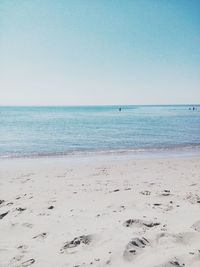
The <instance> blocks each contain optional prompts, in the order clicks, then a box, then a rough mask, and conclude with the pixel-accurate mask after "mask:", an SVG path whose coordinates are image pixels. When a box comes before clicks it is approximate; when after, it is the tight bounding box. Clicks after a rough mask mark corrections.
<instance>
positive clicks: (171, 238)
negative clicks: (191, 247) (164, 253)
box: [156, 232, 196, 245]
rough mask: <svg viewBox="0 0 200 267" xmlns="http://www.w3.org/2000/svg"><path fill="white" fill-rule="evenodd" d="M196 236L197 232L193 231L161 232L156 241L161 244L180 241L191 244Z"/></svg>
mask: <svg viewBox="0 0 200 267" xmlns="http://www.w3.org/2000/svg"><path fill="white" fill-rule="evenodd" d="M195 238H196V235H195V233H193V232H184V233H178V234H172V233H167V232H165V233H159V234H157V236H156V243H157V244H160V245H166V244H172V243H180V244H183V245H185V244H189V243H191V242H192V241H193V240H194V239H195Z"/></svg>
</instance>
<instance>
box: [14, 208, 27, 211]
mask: <svg viewBox="0 0 200 267" xmlns="http://www.w3.org/2000/svg"><path fill="white" fill-rule="evenodd" d="M16 210H17V211H25V210H26V209H25V208H16Z"/></svg>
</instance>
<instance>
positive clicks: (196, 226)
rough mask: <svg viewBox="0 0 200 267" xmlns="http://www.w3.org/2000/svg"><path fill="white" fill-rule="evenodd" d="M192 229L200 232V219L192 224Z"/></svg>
mask: <svg viewBox="0 0 200 267" xmlns="http://www.w3.org/2000/svg"><path fill="white" fill-rule="evenodd" d="M191 228H192V229H194V230H195V231H197V232H200V221H197V222H195V223H194V224H193V225H192V226H191Z"/></svg>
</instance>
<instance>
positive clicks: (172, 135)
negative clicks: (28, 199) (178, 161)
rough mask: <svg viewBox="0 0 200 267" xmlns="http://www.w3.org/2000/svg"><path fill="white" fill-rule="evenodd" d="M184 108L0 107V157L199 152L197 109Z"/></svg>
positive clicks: (199, 111) (199, 136) (199, 109)
mask: <svg viewBox="0 0 200 267" xmlns="http://www.w3.org/2000/svg"><path fill="white" fill-rule="evenodd" d="M119 107H121V108H122V111H121V112H120V111H119V110H118V108H119ZM189 108H190V106H189V105H188V106H186V105H185V106H90V107H0V157H1V158H2V157H26V156H27V157H28V156H51V155H68V154H81V153H92V152H95V153H96V152H98V153H110V152H112V153H115V152H126V151H132V152H133V153H134V152H139V151H154V150H157V151H159V150H160V151H162V150H199V151H200V105H198V106H196V108H197V110H194V111H193V110H189Z"/></svg>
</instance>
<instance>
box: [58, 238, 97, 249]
mask: <svg viewBox="0 0 200 267" xmlns="http://www.w3.org/2000/svg"><path fill="white" fill-rule="evenodd" d="M92 240H93V235H81V236H79V237H75V238H74V239H73V240H71V241H68V242H66V243H65V244H64V246H63V247H62V248H61V250H60V252H61V253H63V252H67V253H75V252H76V251H77V250H76V248H77V247H79V246H80V245H90V243H91V242H92Z"/></svg>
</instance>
